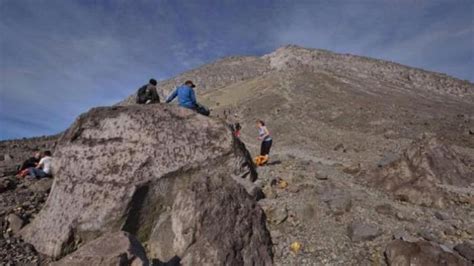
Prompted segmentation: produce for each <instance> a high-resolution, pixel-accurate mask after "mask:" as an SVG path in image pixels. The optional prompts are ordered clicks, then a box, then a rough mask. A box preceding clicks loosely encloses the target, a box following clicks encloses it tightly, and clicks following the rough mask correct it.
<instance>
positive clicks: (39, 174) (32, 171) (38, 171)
mask: <svg viewBox="0 0 474 266" xmlns="http://www.w3.org/2000/svg"><path fill="white" fill-rule="evenodd" d="M52 160H53V158H52V157H51V152H50V151H45V152H43V156H42V157H41V160H40V161H39V163H38V165H37V166H36V167H30V168H29V171H28V175H29V176H31V177H33V178H43V177H51V172H52V171H51V170H52V169H51V163H52Z"/></svg>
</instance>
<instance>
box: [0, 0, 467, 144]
mask: <svg viewBox="0 0 474 266" xmlns="http://www.w3.org/2000/svg"><path fill="white" fill-rule="evenodd" d="M287 44H295V45H300V46H304V47H308V48H320V49H327V50H331V51H334V52H341V53H351V54H356V55H363V56H369V57H374V58H379V59H386V60H390V61H395V62H398V63H402V64H405V65H409V66H414V67H420V68H424V69H427V70H431V71H436V72H442V73H447V74H449V75H451V76H454V77H457V78H461V79H466V80H469V81H471V82H473V81H474V1H473V0H345V1H340V0H312V1H310V0H307V1H302V0H301V1H299V0H294V1H292V0H286V1H283V0H282V1H269V0H258V1H256V0H235V1H232V0H214V1H211V0H195V1H188V0H168V1H160V0H156V1H152V0H101V1H99V0H96V1H89V0H47V1H46V0H31V1H30V0H0V139H11V138H22V137H31V136H39V135H49V134H55V133H59V132H61V131H62V130H65V129H66V128H67V127H68V126H69V125H70V124H71V123H72V122H73V121H74V119H75V118H76V117H77V116H78V115H79V114H81V113H83V112H86V111H87V110H88V109H90V108H92V107H95V106H106V105H111V104H114V103H116V102H119V101H120V100H122V99H124V98H125V97H127V96H128V95H130V94H132V93H135V91H136V90H137V88H138V87H140V86H141V85H143V84H145V83H146V82H147V81H148V79H149V78H151V77H154V78H156V79H158V80H163V79H167V78H170V77H173V76H175V75H177V74H179V73H181V72H183V71H186V70H190V69H192V68H195V67H197V66H199V65H202V64H205V63H209V62H212V61H214V60H216V59H218V58H221V57H225V56H231V55H263V54H266V53H269V52H271V51H273V50H275V49H276V48H278V47H280V46H283V45H287Z"/></svg>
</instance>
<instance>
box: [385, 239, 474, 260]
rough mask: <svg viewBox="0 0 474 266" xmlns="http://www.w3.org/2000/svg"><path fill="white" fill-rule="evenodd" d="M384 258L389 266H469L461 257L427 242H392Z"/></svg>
mask: <svg viewBox="0 0 474 266" xmlns="http://www.w3.org/2000/svg"><path fill="white" fill-rule="evenodd" d="M385 256H386V259H387V264H388V265H389V266H405V265H407V266H408V265H433V266H437V265H440V266H441V265H465V266H467V265H469V263H468V261H466V260H465V259H463V258H462V257H461V256H459V255H457V254H454V253H452V252H448V251H445V250H443V249H442V248H441V246H440V245H438V244H435V243H432V242H427V241H418V242H415V243H411V242H406V241H403V240H394V241H392V242H391V243H390V244H389V245H388V246H387V248H386V249H385Z"/></svg>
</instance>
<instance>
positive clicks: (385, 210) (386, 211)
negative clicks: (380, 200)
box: [375, 204, 394, 215]
mask: <svg viewBox="0 0 474 266" xmlns="http://www.w3.org/2000/svg"><path fill="white" fill-rule="evenodd" d="M375 211H376V212H377V213H379V214H383V215H392V214H393V211H394V210H393V207H392V205H390V204H381V205H377V206H375Z"/></svg>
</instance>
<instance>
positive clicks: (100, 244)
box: [52, 232, 149, 266]
mask: <svg viewBox="0 0 474 266" xmlns="http://www.w3.org/2000/svg"><path fill="white" fill-rule="evenodd" d="M52 265H54V266H61V265H76V266H80V265H82V266H89V265H111V266H112V265H120V266H122V265H124V266H125V265H132V266H141V265H143V266H145V265H149V261H148V258H147V256H146V253H145V249H144V248H143V246H142V245H141V244H140V242H139V241H138V240H137V239H136V238H135V237H134V236H132V235H130V234H129V233H127V232H115V233H110V234H106V235H103V236H101V237H99V238H97V239H95V240H94V241H91V242H89V243H87V244H86V245H84V246H82V247H81V248H80V249H78V250H76V251H75V252H73V253H72V254H70V255H68V256H66V257H64V258H62V259H61V260H59V261H57V262H54V263H52Z"/></svg>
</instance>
